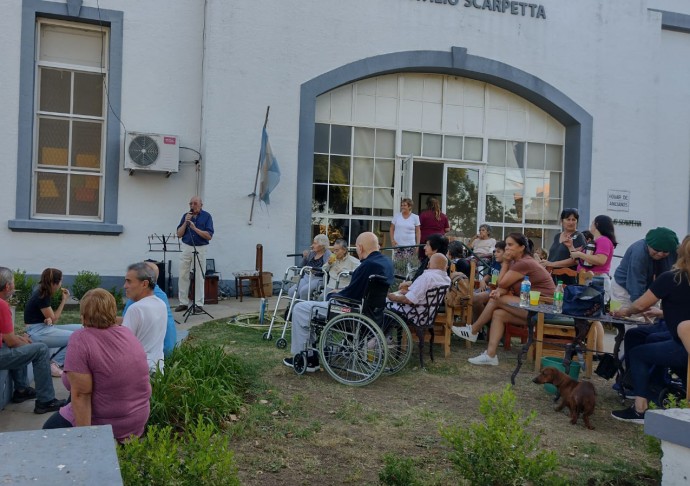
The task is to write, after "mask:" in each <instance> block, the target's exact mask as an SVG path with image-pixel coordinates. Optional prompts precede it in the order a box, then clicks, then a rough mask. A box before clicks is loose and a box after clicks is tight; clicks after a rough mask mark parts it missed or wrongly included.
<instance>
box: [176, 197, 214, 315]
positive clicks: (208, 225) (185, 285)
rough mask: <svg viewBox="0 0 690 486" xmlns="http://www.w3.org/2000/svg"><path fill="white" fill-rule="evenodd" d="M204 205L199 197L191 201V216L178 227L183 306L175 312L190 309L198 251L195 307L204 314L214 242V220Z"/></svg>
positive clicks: (188, 213) (195, 277)
mask: <svg viewBox="0 0 690 486" xmlns="http://www.w3.org/2000/svg"><path fill="white" fill-rule="evenodd" d="M203 207H204V203H203V202H202V201H201V198H200V197H199V196H194V197H193V198H191V199H190V200H189V212H187V213H184V214H183V215H182V219H180V224H178V225H177V237H178V238H182V255H181V256H180V276H179V279H178V287H179V288H178V296H179V298H180V305H178V306H177V307H175V312H183V311H186V310H187V308H188V307H189V297H188V295H189V273H190V272H191V271H192V268H194V248H195V247H196V251H197V252H198V253H199V260H198V261H197V262H196V273H195V274H194V303H195V304H196V306H197V307H199V308H200V309H201V310H202V311H203V307H202V306H203V305H204V272H205V271H206V249H207V247H208V244H209V242H210V241H211V238H213V218H211V215H210V214H209V213H207V212H206V211H204V210H203V209H202V208H203Z"/></svg>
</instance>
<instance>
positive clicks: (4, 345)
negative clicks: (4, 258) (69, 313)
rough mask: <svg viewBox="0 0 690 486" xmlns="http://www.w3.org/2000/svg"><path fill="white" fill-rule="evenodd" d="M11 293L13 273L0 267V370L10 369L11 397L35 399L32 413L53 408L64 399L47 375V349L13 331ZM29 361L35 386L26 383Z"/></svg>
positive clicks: (12, 292) (12, 289)
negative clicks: (56, 394) (12, 389)
mask: <svg viewBox="0 0 690 486" xmlns="http://www.w3.org/2000/svg"><path fill="white" fill-rule="evenodd" d="M12 294H14V274H13V273H12V270H10V269H9V268H6V267H0V370H9V372H10V376H11V377H12V382H13V383H14V393H13V394H12V401H13V402H15V403H21V402H24V401H26V400H32V399H34V398H35V399H36V404H35V405H34V413H39V414H40V413H46V412H56V411H58V410H59V409H60V407H62V406H64V405H65V404H66V403H67V401H66V400H58V399H57V398H55V389H54V388H53V379H52V378H51V376H50V353H49V352H48V346H46V345H45V344H44V343H32V342H31V339H30V338H29V337H28V336H26V335H22V336H20V335H17V334H15V333H14V320H13V319H12V311H11V310H10V306H9V304H8V302H7V301H9V300H10V297H12ZM29 363H31V364H32V366H33V370H34V381H35V382H36V389H35V390H34V389H33V388H31V387H30V386H29V380H28V377H27V370H26V366H27V365H28V364H29Z"/></svg>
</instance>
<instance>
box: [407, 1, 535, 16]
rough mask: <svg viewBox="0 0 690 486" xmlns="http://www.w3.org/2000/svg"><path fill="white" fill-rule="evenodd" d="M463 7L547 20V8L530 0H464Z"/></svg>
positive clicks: (439, 2) (454, 2) (443, 2)
mask: <svg viewBox="0 0 690 486" xmlns="http://www.w3.org/2000/svg"><path fill="white" fill-rule="evenodd" d="M417 1H418V2H428V3H429V4H435V3H438V4H442V5H453V6H454V5H458V4H459V3H460V1H461V0H417ZM462 1H463V2H464V3H463V5H462V6H463V7H467V8H470V7H473V8H477V9H479V10H489V11H490V12H500V13H509V14H511V15H520V16H522V17H533V18H536V19H544V20H546V9H544V6H543V5H539V4H536V3H529V2H516V1H510V0H462Z"/></svg>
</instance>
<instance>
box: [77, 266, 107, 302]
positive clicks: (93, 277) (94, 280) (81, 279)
mask: <svg viewBox="0 0 690 486" xmlns="http://www.w3.org/2000/svg"><path fill="white" fill-rule="evenodd" d="M100 286H101V276H100V275H98V274H97V273H95V272H89V271H88V270H82V271H81V272H79V273H77V276H76V277H74V283H73V284H72V295H73V296H74V298H75V299H77V300H81V298H82V297H84V294H85V293H86V292H88V291H89V290H91V289H96V288H98V287H100Z"/></svg>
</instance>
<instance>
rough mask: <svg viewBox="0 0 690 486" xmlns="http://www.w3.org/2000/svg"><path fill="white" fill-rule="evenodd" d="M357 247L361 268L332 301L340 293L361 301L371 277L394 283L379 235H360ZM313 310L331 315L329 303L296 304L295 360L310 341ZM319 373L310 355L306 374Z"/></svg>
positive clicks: (287, 363)
mask: <svg viewBox="0 0 690 486" xmlns="http://www.w3.org/2000/svg"><path fill="white" fill-rule="evenodd" d="M356 246H357V256H358V257H359V259H360V265H359V267H357V269H356V270H355V271H354V272H353V274H352V279H351V280H350V284H349V285H348V286H347V287H344V288H343V289H341V290H340V291H333V292H331V293H330V294H329V295H328V296H329V298H330V297H332V296H333V295H335V293H336V292H337V293H338V295H342V296H343V297H347V298H349V299H354V300H362V298H363V297H364V291H365V290H366V288H367V284H368V283H369V277H370V276H371V275H383V276H385V277H386V280H387V282H388V285H390V284H392V283H393V263H392V262H391V260H390V259H389V258H387V257H385V256H383V255H382V254H381V252H380V251H379V240H378V238H377V237H376V235H375V234H374V233H370V232H366V233H362V234H360V235H359V236H358V237H357V242H356ZM313 309H319V310H318V312H319V313H320V314H321V315H324V316H325V315H326V313H327V312H328V302H321V301H318V302H316V301H307V302H299V303H297V304H295V307H294V309H293V311H292V342H291V343H290V351H291V353H292V356H294V355H296V354H297V353H300V352H302V351H304V349H305V346H306V345H307V342H308V341H309V339H310V336H309V322H310V321H311V314H312V310H313ZM309 346H310V347H312V346H313V343H311V342H310V343H309ZM283 364H284V365H285V366H289V367H293V358H292V357H290V358H285V359H284V360H283ZM318 369H319V359H318V357H317V356H316V355H310V356H309V357H308V358H307V371H309V372H314V371H317V370H318Z"/></svg>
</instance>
